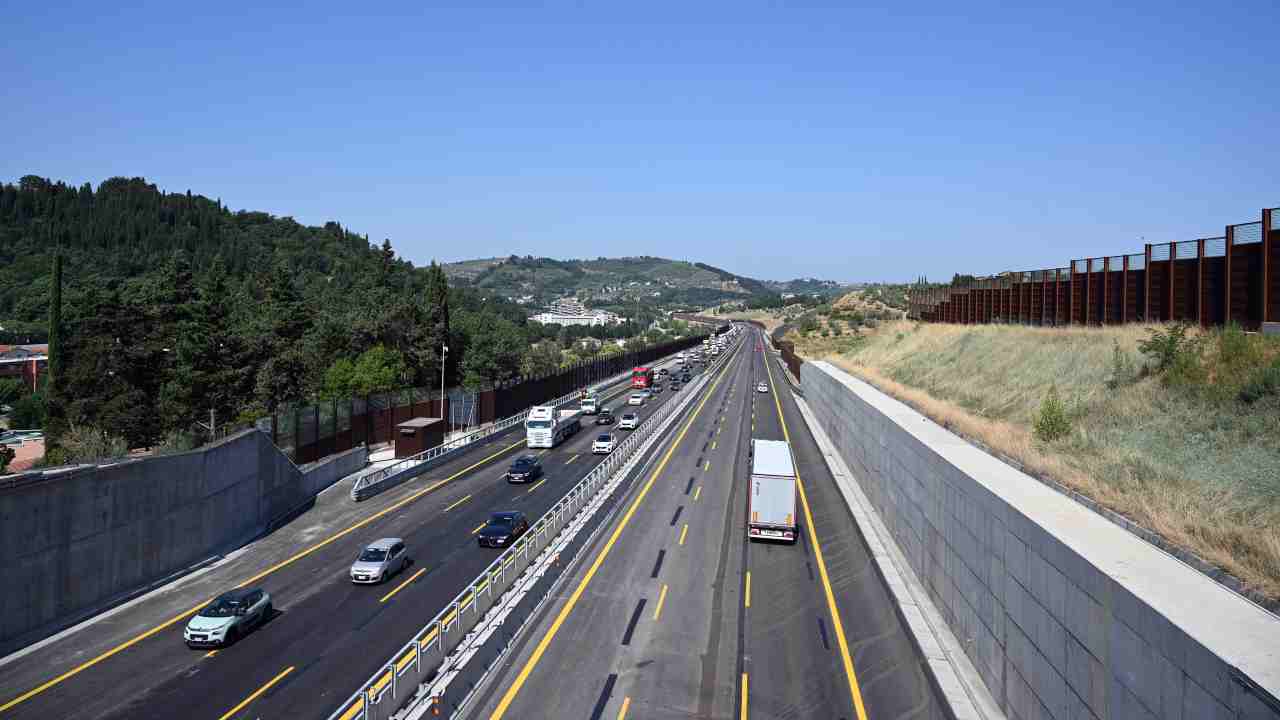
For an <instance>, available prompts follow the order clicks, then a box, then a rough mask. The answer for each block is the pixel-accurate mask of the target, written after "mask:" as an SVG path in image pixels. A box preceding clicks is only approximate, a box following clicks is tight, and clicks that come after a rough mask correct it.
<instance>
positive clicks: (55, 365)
mask: <svg viewBox="0 0 1280 720" xmlns="http://www.w3.org/2000/svg"><path fill="white" fill-rule="evenodd" d="M50 283H51V285H50V295H51V297H50V299H49V360H48V374H47V375H46V376H45V386H46V388H47V395H46V398H47V400H46V402H45V403H42V407H43V409H44V410H45V411H46V412H47V414H49V415H51V416H52V418H51V419H52V422H51V423H49V427H48V432H47V434H46V436H45V442H46V443H47V444H48V447H49V448H50V449H54V448H56V447H57V445H58V437H59V435H61V433H62V431H63V430H64V429H65V427H64V426H65V423H64V419H65V417H66V413H65V412H64V410H63V408H62V406H61V401H62V397H61V395H60V393H59V391H60V390H61V388H62V371H63V358H62V355H63V348H62V253H61V252H60V250H59V249H57V248H55V249H54V252H53V278H52V280H51V281H50ZM50 405H51V406H52V408H50V407H49V406H50ZM50 410H51V412H49V411H50ZM45 420H46V418H45V417H41V425H40V426H41V427H43V426H44V425H45Z"/></svg>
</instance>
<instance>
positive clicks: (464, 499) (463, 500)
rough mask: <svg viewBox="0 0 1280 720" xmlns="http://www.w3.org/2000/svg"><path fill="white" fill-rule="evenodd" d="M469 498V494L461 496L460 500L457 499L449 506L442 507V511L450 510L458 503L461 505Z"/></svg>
mask: <svg viewBox="0 0 1280 720" xmlns="http://www.w3.org/2000/svg"><path fill="white" fill-rule="evenodd" d="M470 499H471V496H470V495H467V496H466V497H464V498H462V499H461V500H458V501H457V502H455V503H453V504H452V505H450V506H449V507H447V508H445V509H444V511H445V512H449V511H450V510H452V509H454V508H456V507H458V506H459V505H461V504H462V503H464V502H466V501H468V500H470Z"/></svg>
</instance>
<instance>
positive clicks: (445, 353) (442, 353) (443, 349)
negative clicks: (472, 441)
mask: <svg viewBox="0 0 1280 720" xmlns="http://www.w3.org/2000/svg"><path fill="white" fill-rule="evenodd" d="M440 348H441V350H440V419H442V420H443V419H444V368H445V360H446V358H448V357H449V346H448V345H441V346H440ZM448 425H449V423H448V421H446V422H445V426H446V427H448Z"/></svg>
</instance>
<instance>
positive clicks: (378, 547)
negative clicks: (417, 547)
mask: <svg viewBox="0 0 1280 720" xmlns="http://www.w3.org/2000/svg"><path fill="white" fill-rule="evenodd" d="M408 566H409V553H408V552H407V551H406V550H405V547H404V541H403V540H401V539H400V538H382V539H381V540H378V541H376V542H372V543H370V544H369V545H368V546H366V547H365V549H364V550H361V551H360V556H359V557H357V558H356V561H355V562H353V563H351V582H353V583H357V584H362V585H363V584H373V583H380V582H382V581H383V580H386V579H387V578H389V577H391V576H392V575H395V574H396V573H398V572H400V571H401V570H403V569H405V568H406V567H408Z"/></svg>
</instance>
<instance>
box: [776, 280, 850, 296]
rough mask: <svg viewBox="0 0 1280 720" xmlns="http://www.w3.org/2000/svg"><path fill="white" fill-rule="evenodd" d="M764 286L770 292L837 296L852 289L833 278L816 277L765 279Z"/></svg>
mask: <svg viewBox="0 0 1280 720" xmlns="http://www.w3.org/2000/svg"><path fill="white" fill-rule="evenodd" d="M764 284H765V286H767V287H768V288H769V290H770V291H772V292H777V293H795V294H796V295H823V296H825V297H838V296H840V295H844V294H845V293H847V292H849V290H851V289H854V286H852V285H849V284H846V283H841V282H836V281H835V280H819V279H817V278H796V279H795V280H781V281H779V280H766V281H764Z"/></svg>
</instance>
